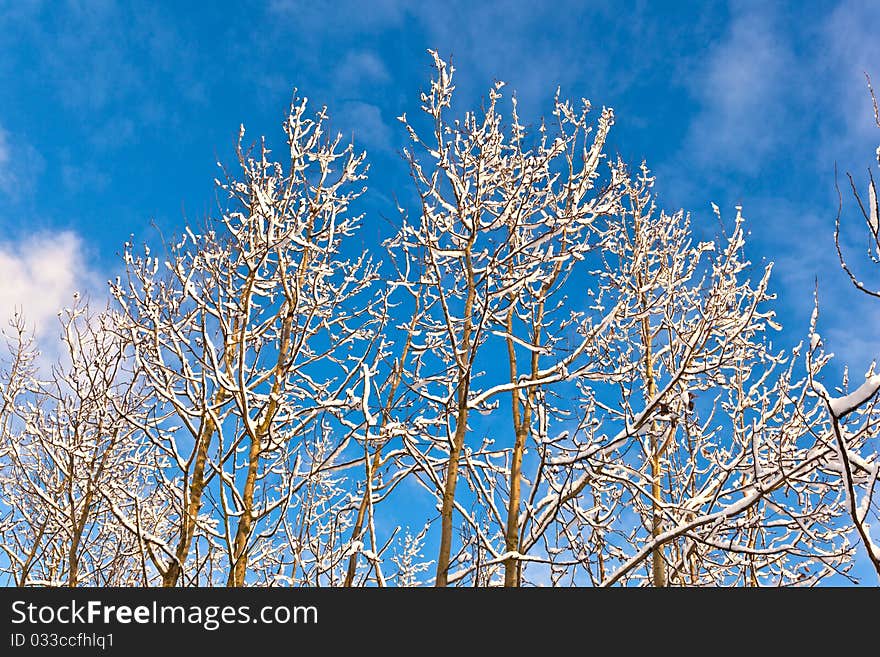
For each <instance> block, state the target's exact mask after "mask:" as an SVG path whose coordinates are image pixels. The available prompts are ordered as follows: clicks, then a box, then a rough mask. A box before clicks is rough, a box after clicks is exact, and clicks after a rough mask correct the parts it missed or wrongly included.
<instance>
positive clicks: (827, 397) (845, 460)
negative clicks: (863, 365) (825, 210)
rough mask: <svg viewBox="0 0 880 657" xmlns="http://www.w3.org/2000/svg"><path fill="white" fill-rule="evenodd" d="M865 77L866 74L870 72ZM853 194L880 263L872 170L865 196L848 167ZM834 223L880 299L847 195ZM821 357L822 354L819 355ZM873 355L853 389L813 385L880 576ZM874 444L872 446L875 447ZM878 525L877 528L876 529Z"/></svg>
mask: <svg viewBox="0 0 880 657" xmlns="http://www.w3.org/2000/svg"><path fill="white" fill-rule="evenodd" d="M866 77H867V76H866ZM867 79H868V91H869V93H870V95H871V101H872V105H873V109H874V123H875V124H876V126H877V127H878V128H880V110H878V106H877V97H876V96H875V95H874V89H873V87H872V86H871V78H870V77H868V78H867ZM876 159H877V164H878V166H880V146H878V147H877V150H876ZM847 178H848V179H849V184H850V189H851V190H852V195H853V198H854V199H855V201H856V204H857V205H858V208H859V212H860V213H861V215H862V218H863V219H864V221H865V226H866V228H867V233H868V246H867V256H868V260H869V262H870V263H872V264H873V265H874V266H875V267H876V266H877V265H880V219H878V217H880V206H878V201H877V186H876V183H875V181H874V175H873V174H872V173H871V170H870V169H868V190H867V198H863V197H862V196H861V195H860V194H859V191H858V186H857V185H856V182H855V179H854V178H853V176H852V175H851V174H849V173H847ZM838 197H839V198H840V205H839V206H838V210H837V217H836V219H835V223H834V244H835V247H836V248H837V256H838V259H839V260H840V264H841V267H842V268H843V270H844V271H845V272H846V274H847V275H848V276H849V279H850V282H851V283H852V284H853V286H854V287H855V288H856V289H857V290H859V291H860V292H862V293H863V294H866V295H867V296H869V297H872V298H874V299H880V288H872V287H870V286H869V285H867V284H865V283H864V282H863V280H862V278H861V277H860V276H858V275H857V274H856V273H855V272H854V270H853V268H852V266H851V265H850V262H849V261H848V260H847V258H846V257H845V255H844V252H843V248H842V246H841V210H842V207H843V198H842V196H840V190H839V188H838ZM814 336H815V337H814V342H817V343H818V342H819V341H820V337H819V336H818V333H814ZM820 357H821V356H820ZM876 367H877V360H876V359H875V360H874V361H873V362H872V363H871V364H870V365H869V367H868V370H867V372H866V373H865V380H864V382H862V383H860V384H858V385H857V387H856V389H855V390H853V391H852V392H850V393H849V394H845V395H841V396H839V397H834V396H832V395H831V394H830V393H829V392H828V390H826V389H825V387H824V386H823V385H822V384H821V383H819V382H816V381H814V382H813V386H814V389H815V390H816V392H817V394H819V395H820V396H821V397H822V399H823V401H824V402H825V404H826V405H827V409H828V415H829V422H830V425H831V431H832V433H833V436H834V444H835V446H836V449H837V463H838V464H839V467H840V475H841V481H842V485H843V488H844V490H845V492H846V506H847V510H848V512H849V515H850V518H851V519H852V522H853V525H854V527H855V530H856V533H857V535H858V536H859V539H860V541H861V543H862V544H863V545H864V547H865V550H866V552H867V556H868V559H869V561H870V563H871V564H872V565H873V567H874V570H876V571H877V576H878V577H880V541H878V539H877V538H875V537H872V535H871V531H872V527H873V528H876V527H878V526H880V459H878V456H877V454H878V450H877V449H876V444H877V439H878V436H880V395H878V392H880V374H878V373H877V372H876ZM847 379H848V373H847V376H845V378H844V382H843V384H844V385H843V389H842V390H841V392H844V391H845V389H846V388H847V387H848V385H847V384H848V380H847ZM872 445H873V449H872ZM875 531H876V530H875Z"/></svg>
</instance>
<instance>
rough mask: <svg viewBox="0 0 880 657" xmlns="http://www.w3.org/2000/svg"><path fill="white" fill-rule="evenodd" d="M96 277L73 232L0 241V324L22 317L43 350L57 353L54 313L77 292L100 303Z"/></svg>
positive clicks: (66, 304)
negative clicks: (0, 322) (17, 314)
mask: <svg viewBox="0 0 880 657" xmlns="http://www.w3.org/2000/svg"><path fill="white" fill-rule="evenodd" d="M100 290H101V288H100V286H99V284H98V276H97V274H96V273H95V272H94V271H92V269H91V268H90V267H89V264H88V261H87V258H86V255H85V252H84V245H83V242H82V240H81V239H80V238H79V236H77V235H76V234H75V233H72V232H61V233H54V234H52V233H44V234H37V235H31V236H29V237H27V238H25V239H23V240H21V241H6V242H0V321H2V322H3V323H5V322H6V321H8V320H9V319H11V318H12V316H13V315H14V314H15V313H20V314H21V315H23V317H24V318H25V321H26V322H27V325H28V327H29V328H30V329H32V330H33V331H34V333H35V335H36V336H37V340H38V344H39V345H40V348H41V349H42V350H43V351H44V352H49V353H54V351H55V350H57V335H56V333H57V331H56V329H57V324H56V322H57V315H58V313H59V312H60V311H61V310H62V309H63V308H64V307H66V306H70V305H71V304H72V302H73V297H72V295H73V294H74V293H75V292H78V293H79V294H82V295H87V294H88V295H89V296H91V297H93V298H94V299H95V301H100V297H101V295H102V292H101V291H100Z"/></svg>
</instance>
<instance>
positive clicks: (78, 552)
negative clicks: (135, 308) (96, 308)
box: [0, 302, 158, 586]
mask: <svg viewBox="0 0 880 657" xmlns="http://www.w3.org/2000/svg"><path fill="white" fill-rule="evenodd" d="M115 320H116V318H115V316H114V315H113V314H112V313H109V312H103V313H92V312H91V311H89V308H88V305H87V304H86V303H84V302H78V303H77V304H76V305H75V306H74V307H73V308H71V309H68V310H66V311H64V313H63V317H62V321H61V328H62V335H61V343H62V344H63V345H64V347H65V350H64V353H63V354H62V355H61V358H60V360H59V362H58V363H56V364H54V365H52V366H51V371H49V372H46V373H41V372H40V371H39V370H37V369H35V368H33V367H31V368H30V369H29V368H28V365H29V364H32V363H33V358H34V352H33V351H30V346H29V344H28V342H27V341H26V339H25V338H24V337H23V336H24V333H23V325H22V323H21V322H18V323H16V324H15V329H16V333H17V335H18V339H17V346H16V349H15V350H14V357H13V366H12V369H11V371H10V377H9V379H8V381H9V383H10V390H11V391H17V392H18V393H19V394H18V396H16V395H15V394H14V393H13V394H11V395H9V404H10V405H11V406H12V409H11V413H13V414H14V415H15V422H14V423H11V422H9V421H7V422H6V423H5V426H4V431H3V452H4V467H3V469H2V476H0V487H2V490H3V494H4V495H3V496H4V500H5V502H6V504H8V506H9V509H10V510H9V514H8V515H7V522H8V523H9V525H8V526H6V527H4V532H3V548H4V550H5V552H6V554H7V556H8V557H9V560H8V573H9V574H10V575H11V577H12V579H13V580H14V581H15V582H16V584H18V585H19V586H25V585H33V584H48V585H64V586H78V585H81V584H86V585H91V586H95V585H132V584H144V585H145V584H148V583H149V576H148V575H147V574H146V571H145V570H144V569H143V568H142V565H143V564H142V560H141V556H142V555H141V554H140V551H139V543H138V542H137V541H136V540H134V536H133V535H132V534H131V533H130V532H129V531H128V529H127V528H126V527H125V526H124V525H122V524H121V523H120V521H119V519H118V517H117V515H116V513H115V510H116V509H119V508H122V507H124V506H126V505H127V502H126V500H125V499H123V498H122V497H120V491H121V490H122V489H124V488H127V490H129V491H137V492H138V493H139V494H140V495H141V496H142V499H141V500H140V501H141V504H142V506H148V505H151V504H153V503H155V502H157V501H158V500H157V498H155V497H153V498H152V499H150V497H151V496H150V488H151V484H150V477H149V476H148V472H149V467H148V466H147V464H146V462H145V458H146V457H145V453H144V448H143V445H142V444H141V443H140V441H139V440H138V434H139V431H138V430H137V428H136V426H135V425H133V424H131V423H130V422H129V420H130V419H132V418H134V417H136V416H137V415H138V414H140V413H142V411H141V408H142V398H141V396H140V394H139V389H138V386H137V383H136V376H135V375H134V374H135V373H134V372H132V371H131V369H130V365H131V359H130V358H129V357H128V355H127V354H126V352H125V348H124V345H123V344H122V343H121V342H120V341H119V340H118V339H117V337H116V335H115V334H114V330H113V324H114V323H115Z"/></svg>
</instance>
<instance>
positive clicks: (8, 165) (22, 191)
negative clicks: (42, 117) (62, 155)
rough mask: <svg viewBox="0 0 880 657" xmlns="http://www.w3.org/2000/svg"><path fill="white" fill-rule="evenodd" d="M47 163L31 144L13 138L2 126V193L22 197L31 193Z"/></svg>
mask: <svg viewBox="0 0 880 657" xmlns="http://www.w3.org/2000/svg"><path fill="white" fill-rule="evenodd" d="M45 166H46V163H45V161H44V160H43V156H42V155H40V154H39V153H38V152H37V150H36V149H35V148H34V147H33V146H31V145H30V144H26V143H24V142H23V141H21V140H20V139H19V140H13V139H12V137H11V135H10V133H9V132H8V131H6V130H4V129H3V126H0V195H2V196H5V197H7V198H10V199H12V200H13V201H15V200H18V199H20V198H21V197H22V196H23V195H27V194H28V193H30V192H31V191H32V190H33V188H34V184H35V181H36V179H37V177H38V176H39V175H40V173H42V171H43V169H44V168H45Z"/></svg>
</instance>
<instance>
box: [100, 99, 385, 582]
mask: <svg viewBox="0 0 880 657" xmlns="http://www.w3.org/2000/svg"><path fill="white" fill-rule="evenodd" d="M326 120H327V115H326V112H325V111H324V110H323V109H322V110H320V111H318V112H317V113H316V114H315V115H314V116H309V114H308V113H307V104H306V101H305V100H304V99H298V98H295V99H294V101H293V103H292V105H291V108H290V112H289V114H288V116H287V117H286V119H285V121H284V122H283V129H284V133H285V135H286V142H287V143H286V146H287V148H286V149H285V150H284V152H283V157H284V159H283V161H282V160H275V159H273V158H272V153H271V151H270V149H269V147H268V146H267V144H266V142H265V140H262V141H261V142H260V143H259V144H258V145H256V146H252V147H250V148H248V147H247V146H246V145H245V144H244V142H243V139H244V128H243V127H242V129H241V133H240V136H239V144H238V148H237V155H238V170H239V175H238V176H237V177H236V176H235V175H233V174H232V173H230V172H227V173H226V175H225V176H224V179H223V180H218V181H217V185H218V188H219V191H220V194H221V196H222V201H221V204H222V205H221V209H220V216H219V217H217V218H212V219H210V220H209V221H208V222H207V225H206V226H205V227H204V228H203V229H199V230H195V229H192V228H187V230H186V233H185V235H184V236H183V238H182V239H180V240H179V241H177V242H176V243H174V244H172V245H170V247H169V249H168V253H167V254H166V255H164V256H163V257H161V258H160V257H157V256H155V255H153V254H152V253H151V252H150V250H149V248H145V249H144V252H143V254H142V255H135V253H134V251H133V249H132V247H131V246H130V245H128V246H126V250H125V254H124V258H125V264H126V275H125V277H123V278H121V279H119V280H117V282H116V283H115V284H114V285H113V286H112V291H113V294H114V296H115V298H116V300H117V301H118V303H119V305H120V307H121V309H122V311H123V313H124V315H125V317H126V318H127V323H126V325H125V327H124V329H125V334H126V337H127V339H128V341H129V342H130V344H131V346H132V348H133V350H134V353H135V355H136V358H137V362H138V365H139V367H140V368H141V372H142V373H143V380H144V385H145V387H146V388H147V389H148V390H149V394H150V400H151V402H150V403H151V407H152V408H153V411H154V415H153V418H152V419H151V421H150V422H149V423H147V424H145V425H144V427H143V430H144V432H145V433H146V434H147V435H148V436H149V438H150V440H151V441H152V443H153V444H154V446H155V447H156V449H158V450H159V451H161V452H162V453H164V454H166V455H167V457H168V459H169V460H170V461H171V463H172V465H173V467H172V468H171V469H170V470H168V471H165V472H163V477H162V480H161V484H162V486H164V487H166V488H168V489H169V490H171V491H173V495H172V496H173V498H174V499H175V501H176V502H175V508H174V509H173V516H174V517H175V522H174V526H173V528H170V529H171V531H170V532H166V533H167V534H168V535H167V536H166V540H167V541H168V542H169V543H170V542H173V543H174V546H175V547H174V554H173V558H171V559H164V560H163V559H162V558H156V559H155V564H156V567H157V568H158V569H159V571H160V572H161V575H162V579H163V582H164V583H165V585H168V586H173V585H176V584H179V583H189V582H194V581H197V580H196V577H198V574H199V573H200V572H204V570H205V565H204V564H202V563H199V562H198V561H193V562H192V563H190V561H191V560H192V555H193V546H194V541H195V542H196V543H198V546H197V547H198V549H199V550H201V554H202V557H204V558H206V559H207V558H208V555H209V554H211V553H215V552H217V551H220V552H222V553H223V554H224V555H225V558H226V559H227V561H228V569H227V576H226V582H227V583H228V584H229V585H235V586H240V585H243V584H245V583H246V581H247V574H248V572H249V569H253V568H257V567H258V564H256V563H255V561H259V559H260V558H262V557H261V555H270V554H271V555H274V556H273V557H272V562H273V563H274V564H275V567H276V568H277V570H278V573H277V574H278V575H279V576H280V575H284V576H286V577H293V575H292V574H291V573H285V572H282V571H284V570H285V569H288V570H294V571H295V570H296V568H298V567H300V565H301V564H300V562H299V556H297V555H299V554H300V553H299V550H300V549H301V548H300V542H301V541H302V540H303V537H302V536H301V535H299V534H296V533H294V534H293V535H288V534H289V532H288V530H289V529H290V527H289V523H291V522H292V523H293V525H296V526H298V527H300V530H299V531H302V525H301V524H300V521H299V520H296V521H293V520H291V519H290V518H288V517H287V514H288V513H292V514H297V513H299V512H300V510H303V509H304V507H302V506H301V496H302V495H306V494H307V495H309V496H312V495H316V494H320V495H322V496H324V497H321V499H320V500H316V499H314V498H313V497H310V498H309V499H310V503H311V504H312V505H317V506H322V505H327V504H331V505H335V504H336V503H337V502H340V503H341V501H342V499H341V498H342V497H344V495H343V494H342V493H339V495H340V497H339V498H338V499H334V500H331V499H329V498H328V497H326V496H331V497H332V496H333V495H336V494H337V493H338V491H336V489H335V488H332V487H331V488H325V487H320V486H318V487H314V486H313V485H312V484H314V483H315V482H316V480H317V478H319V477H320V476H321V475H322V473H324V472H326V471H328V470H332V469H336V468H339V467H340V459H341V456H342V455H343V453H345V452H346V449H347V448H348V447H349V445H350V443H351V442H352V441H353V440H355V439H357V438H361V439H363V438H364V428H365V427H367V426H368V425H369V422H368V419H367V418H364V417H363V415H361V416H359V418H360V419H351V416H352V414H354V413H359V412H360V411H359V410H358V409H359V408H360V407H361V405H362V404H361V394H360V393H358V388H359V387H361V388H362V387H363V385H364V384H363V383H362V379H363V378H364V377H368V375H369V367H368V363H367V360H366V358H367V356H368V354H369V352H370V347H371V345H372V343H373V342H374V341H375V339H376V337H377V332H376V330H375V324H376V321H377V316H376V314H375V313H373V312H371V310H370V308H371V306H372V304H374V302H375V299H373V297H372V292H371V289H370V286H371V283H372V282H373V281H374V279H375V278H376V267H375V265H373V264H371V263H370V260H369V256H368V254H366V253H364V252H363V251H360V252H359V253H358V252H356V250H354V249H350V248H349V249H347V248H346V247H345V242H346V239H348V238H350V237H351V236H352V235H354V234H355V231H356V230H357V229H358V226H359V223H360V217H358V216H354V215H352V213H351V211H350V205H351V203H352V201H353V200H354V199H356V198H357V197H358V196H359V195H360V194H361V193H362V192H363V189H364V187H363V185H362V183H361V181H362V180H363V179H364V177H365V166H364V154H363V153H358V152H356V151H355V150H354V146H353V145H351V144H349V145H344V144H342V140H341V135H337V136H336V137H328V136H327V135H326V134H325V123H326ZM365 385H367V386H368V385H369V382H368V381H367V383H366V384H365ZM364 394H365V393H364ZM295 500H300V503H299V504H294V501H295ZM309 526H310V527H312V528H314V525H309ZM337 529H338V528H337ZM328 531H329V530H328ZM334 531H335V530H334ZM276 540H283V542H284V543H285V545H286V548H287V552H288V556H287V557H284V558H282V557H279V556H278V550H279V549H281V548H279V547H278V546H277V545H274V541H276ZM318 542H319V543H320V545H321V548H320V549H321V550H322V551H323V550H330V551H333V550H341V549H342V548H343V547H344V546H343V545H341V544H340V542H339V535H335V538H334V541H333V542H332V543H331V544H330V545H328V544H326V542H325V541H324V540H323V539H321V540H319V541H318ZM323 558H324V557H323V555H322V556H321V557H320V559H323ZM260 567H261V566H260ZM187 570H188V571H189V573H187V572H186V571H187Z"/></svg>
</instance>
